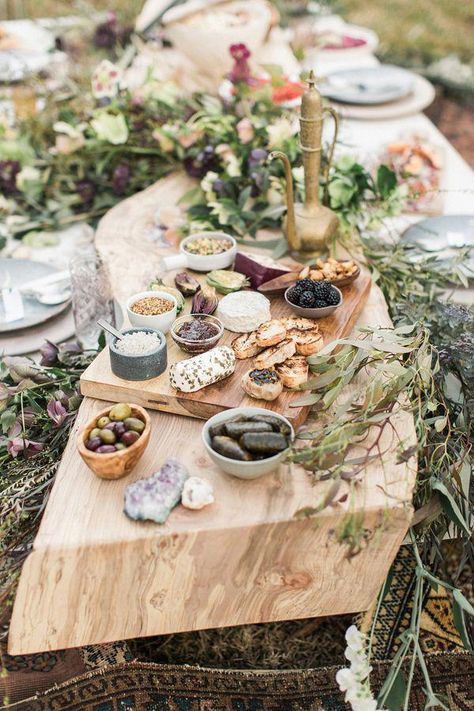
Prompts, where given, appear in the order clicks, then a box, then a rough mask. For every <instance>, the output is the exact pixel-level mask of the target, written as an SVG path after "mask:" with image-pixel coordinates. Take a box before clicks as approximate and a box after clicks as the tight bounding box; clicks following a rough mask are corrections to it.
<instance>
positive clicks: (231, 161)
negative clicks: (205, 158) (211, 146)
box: [216, 143, 241, 178]
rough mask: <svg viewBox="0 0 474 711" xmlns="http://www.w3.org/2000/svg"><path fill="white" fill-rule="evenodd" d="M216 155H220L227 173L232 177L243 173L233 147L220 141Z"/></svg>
mask: <svg viewBox="0 0 474 711" xmlns="http://www.w3.org/2000/svg"><path fill="white" fill-rule="evenodd" d="M216 155H218V156H219V157H220V158H221V159H222V161H223V162H224V164H225V169H226V171H227V173H228V174H229V175H230V176H231V177H232V178H235V177H238V176H239V175H241V171H240V161H239V159H238V158H237V156H236V155H235V153H234V151H233V150H232V148H231V147H230V146H229V145H228V144H227V143H220V144H219V145H218V146H217V147H216Z"/></svg>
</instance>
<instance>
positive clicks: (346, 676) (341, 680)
mask: <svg viewBox="0 0 474 711" xmlns="http://www.w3.org/2000/svg"><path fill="white" fill-rule="evenodd" d="M336 681H337V683H338V685H339V688H340V690H341V691H348V689H352V688H353V687H354V686H355V685H356V684H357V681H356V678H355V676H354V674H353V673H352V672H351V670H350V669H339V670H338V671H337V672H336Z"/></svg>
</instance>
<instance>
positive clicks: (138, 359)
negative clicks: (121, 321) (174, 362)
mask: <svg viewBox="0 0 474 711" xmlns="http://www.w3.org/2000/svg"><path fill="white" fill-rule="evenodd" d="M109 353H110V367H111V369H112V373H113V374H114V375H116V376H117V377H118V378H122V379H123V380H150V379H151V378H157V377H158V376H159V375H161V374H162V373H164V372H165V370H166V366H167V364H168V363H167V350H166V338H165V336H164V334H163V333H162V332H161V331H157V330H156V329H153V328H128V329H126V330H125V331H122V338H120V339H119V338H114V339H113V340H112V341H111V342H110V344H109Z"/></svg>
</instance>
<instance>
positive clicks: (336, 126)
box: [323, 106, 339, 204]
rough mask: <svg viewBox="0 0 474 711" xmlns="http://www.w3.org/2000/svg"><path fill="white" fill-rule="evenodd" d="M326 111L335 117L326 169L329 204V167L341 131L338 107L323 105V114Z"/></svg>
mask: <svg viewBox="0 0 474 711" xmlns="http://www.w3.org/2000/svg"><path fill="white" fill-rule="evenodd" d="M325 113H327V114H330V115H331V116H332V117H333V119H334V137H333V139H332V143H331V148H330V150H329V158H328V162H327V165H326V170H325V171H324V203H325V204H327V202H328V197H329V196H328V187H329V169H330V167H331V163H332V159H333V157H334V149H335V147H336V141H337V136H338V133H339V114H338V113H337V111H336V109H333V108H332V106H324V107H323V115H324V114H325Z"/></svg>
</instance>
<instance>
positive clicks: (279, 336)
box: [255, 318, 286, 348]
mask: <svg viewBox="0 0 474 711" xmlns="http://www.w3.org/2000/svg"><path fill="white" fill-rule="evenodd" d="M255 333H256V336H257V346H260V347H261V348H268V347H269V346H276V344H277V343H280V342H281V341H283V340H284V339H285V338H286V328H285V326H283V324H282V323H281V322H280V321H279V319H277V318H272V319H271V320H270V321H265V323H262V325H261V326H259V327H258V328H257V330H256V332H255Z"/></svg>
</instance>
